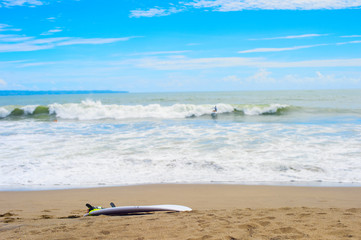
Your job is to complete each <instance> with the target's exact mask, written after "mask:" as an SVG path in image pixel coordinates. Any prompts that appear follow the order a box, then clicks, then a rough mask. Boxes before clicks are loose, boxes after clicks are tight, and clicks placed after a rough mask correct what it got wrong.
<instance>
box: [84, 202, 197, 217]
mask: <svg viewBox="0 0 361 240" xmlns="http://www.w3.org/2000/svg"><path fill="white" fill-rule="evenodd" d="M158 211H167V212H184V211H192V209H191V208H189V207H186V206H182V205H150V206H122V207H111V208H103V209H97V208H95V209H94V210H91V211H90V212H89V213H87V214H85V215H84V217H85V216H98V215H110V216H119V215H125V214H132V213H143V212H144V213H145V212H158Z"/></svg>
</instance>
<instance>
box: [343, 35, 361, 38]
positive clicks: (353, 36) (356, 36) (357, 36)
mask: <svg viewBox="0 0 361 240" xmlns="http://www.w3.org/2000/svg"><path fill="white" fill-rule="evenodd" d="M341 37H342V38H359V37H361V35H348V36H341Z"/></svg>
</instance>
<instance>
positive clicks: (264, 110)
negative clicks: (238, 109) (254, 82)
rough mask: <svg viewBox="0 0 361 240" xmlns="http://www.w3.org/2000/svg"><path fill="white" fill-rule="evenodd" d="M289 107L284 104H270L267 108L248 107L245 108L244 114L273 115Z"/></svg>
mask: <svg viewBox="0 0 361 240" xmlns="http://www.w3.org/2000/svg"><path fill="white" fill-rule="evenodd" d="M286 107H289V106H288V105H282V104H270V105H267V106H254V105H246V106H245V107H244V108H243V112H244V114H245V115H250V116H252V115H262V114H272V113H276V112H277V111H278V110H279V109H284V108H286Z"/></svg>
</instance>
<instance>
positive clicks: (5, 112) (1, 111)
mask: <svg viewBox="0 0 361 240" xmlns="http://www.w3.org/2000/svg"><path fill="white" fill-rule="evenodd" d="M9 114H10V111H9V110H7V109H5V108H4V107H0V118H5V117H7V116H9Z"/></svg>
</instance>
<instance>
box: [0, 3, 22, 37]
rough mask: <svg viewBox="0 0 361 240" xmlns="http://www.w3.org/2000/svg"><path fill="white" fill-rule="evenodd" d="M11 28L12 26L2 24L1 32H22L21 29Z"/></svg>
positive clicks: (0, 26)
mask: <svg viewBox="0 0 361 240" xmlns="http://www.w3.org/2000/svg"><path fill="white" fill-rule="evenodd" d="M0 6H1V5H0ZM10 27H11V26H10V25H7V24H3V23H0V32H5V31H14V32H19V31H21V29H15V28H10Z"/></svg>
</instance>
